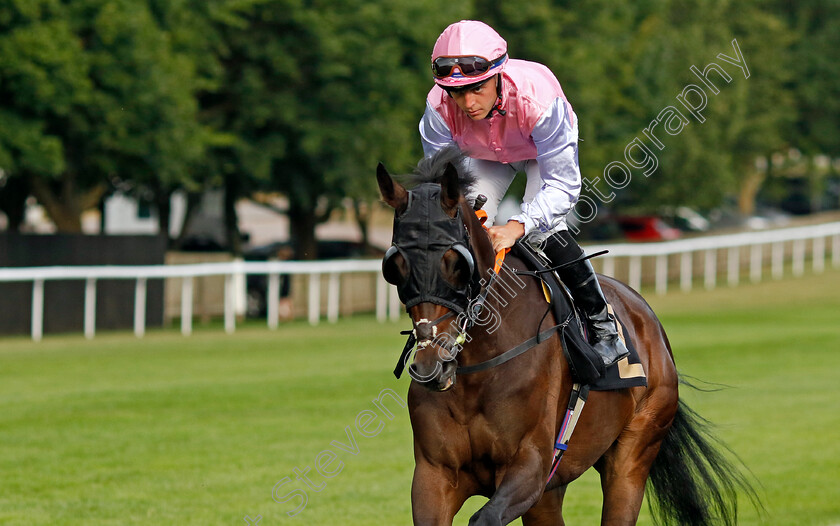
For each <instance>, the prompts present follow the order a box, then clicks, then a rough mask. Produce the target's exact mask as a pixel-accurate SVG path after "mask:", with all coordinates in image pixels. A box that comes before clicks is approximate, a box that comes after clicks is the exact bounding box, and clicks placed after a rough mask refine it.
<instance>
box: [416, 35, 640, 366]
mask: <svg viewBox="0 0 840 526" xmlns="http://www.w3.org/2000/svg"><path fill="white" fill-rule="evenodd" d="M432 73H433V75H434V80H435V86H434V87H433V88H432V90H431V91H430V92H429V95H428V97H427V98H426V111H425V113H424V115H423V119H422V120H421V121H420V137H421V140H422V143H423V151H424V153H425V155H426V156H431V155H432V154H434V153H435V152H437V151H438V150H440V149H442V148H445V147H446V146H448V145H450V144H451V143H453V142H454V143H457V144H458V146H459V147H460V148H461V149H462V150H464V151H465V152H466V153H467V155H468V156H469V158H468V159H467V160H466V162H467V165H468V166H467V167H468V168H469V169H470V170H471V171H472V173H473V174H474V175H475V176H476V178H477V181H476V184H475V185H474V186H473V187H472V188H471V189H470V191H469V195H467V199H468V200H470V201H474V200H475V197H476V196H478V195H479V194H483V195H485V196H486V197H487V203H486V204H485V205H484V210H486V212H487V221H488V222H487V225H488V226H490V225H492V224H493V219H494V218H495V216H496V212H497V210H498V206H499V202H500V201H501V200H502V197H503V196H504V194H505V192H506V191H507V189H508V187H509V186H510V183H511V182H512V181H513V178H514V176H515V175H516V173H517V172H519V171H524V172H525V174H526V176H527V185H526V190H525V197H524V200H523V203H522V206H521V213H520V214H518V215H515V216H513V217H512V218H511V219H510V220H509V221H508V222H507V224H505V225H499V226H490V228H489V230H488V232H489V234H490V239H491V240H492V242H493V248H494V250H496V251H499V250H502V249H505V248H508V247H511V246H513V244H514V243H515V242H516V240H517V239H519V238H521V237H523V236H528V237H527V238H526V239H527V240H528V242H529V243H531V244H540V245H541V248H542V251H543V253H545V255H546V256H547V257H548V258H549V259H550V260H551V263H552V265H554V266H556V265H561V264H564V263H567V262H570V261H574V260H576V259H578V258H580V257H582V256H583V254H584V252H583V250H582V249H581V248H580V246H579V245H578V244H577V242H575V240H574V239H573V238H572V236H571V234H569V231H568V229H567V225H566V215H567V214H568V213H569V212H570V211H571V209H572V207H573V206H574V205H575V203H576V202H577V200H578V197H579V195H580V186H581V175H580V167H579V165H578V145H577V141H578V124H577V117H576V115H575V113H574V111H573V110H572V106H571V104H569V101H568V100H566V96H565V95H564V94H563V90H562V89H561V88H560V83H559V82H558V81H557V79H556V78H555V76H554V75H553V74H552V73H551V71H550V70H549V69H548V68H547V67H546V66H544V65H542V64H537V63H535V62H528V61H525V60H516V59H510V58H508V56H507V42H505V40H504V39H502V37H501V36H499V34H498V33H496V31H494V30H493V29H492V28H491V27H490V26H488V25H486V24H484V23H482V22H477V21H473V20H462V21H460V22H457V23H455V24H452V25H450V26H449V27H447V28H446V29H445V30H444V31H443V33H441V35H440V37H438V40H437V42H436V43H435V47H434V50H433V51H432ZM559 274H560V278H561V279H562V280H563V282H564V283H565V284H566V285H567V286H568V287H569V289H570V291H571V293H572V296H573V298H574V300H575V302H576V303H577V304H578V305H579V306H580V307H581V309H582V311H583V312H584V314H585V316H586V318H587V320H588V324H589V327H590V329H591V334H592V337H591V340H592V343H593V346H594V348H595V350H596V351H597V352H598V353H599V354H600V356H601V358H602V360H603V361H604V364H605V365H610V364H613V363H615V362H617V361H619V360H620V359H621V358H623V357H624V356H626V355H627V354H628V351H627V348H626V347H625V346H624V344H623V343H622V341H621V339H620V338H619V337H618V332H617V327H616V324H615V321H614V319H613V318H612V316H611V315H610V314H609V313H608V309H607V302H606V299H605V298H604V294H603V292H602V291H601V287H600V285H599V284H598V280H597V278H596V277H595V271H594V270H593V268H592V265H591V264H590V263H589V261H588V260H584V261H578V262H577V263H574V264H572V265H571V266H567V267H564V268H563V269H561V270H559Z"/></svg>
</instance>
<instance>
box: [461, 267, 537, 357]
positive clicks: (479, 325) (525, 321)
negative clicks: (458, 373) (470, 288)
mask: <svg viewBox="0 0 840 526" xmlns="http://www.w3.org/2000/svg"><path fill="white" fill-rule="evenodd" d="M509 263H510V264H504V265H502V268H501V269H500V270H499V272H498V273H494V272H493V270H492V269H487V272H485V274H484V276H485V277H484V280H483V281H484V283H485V284H484V289H483V290H482V293H484V294H485V295H486V298H485V301H484V307H483V309H482V311H481V313H480V314H478V315H476V316H475V317H474V318H473V326H474V329H475V330H474V331H472V332H474V334H473V335H471V336H473V339H474V340H477V341H476V343H477V345H473V346H471V348H470V353H469V357H468V358H469V359H470V362H477V361H481V360H486V359H490V358H493V357H495V356H497V355H499V354H501V353H503V352H505V351H507V350H508V349H509V348H511V347H513V346H514V345H517V344H519V343H521V342H523V341H525V340H527V339H528V338H531V337H532V336H534V335H535V334H536V332H535V331H537V329H538V328H539V326H540V321H541V319H542V318H543V315H544V314H545V310H546V309H547V308H548V304H547V303H546V302H545V301H544V300H543V299H542V298H543V296H542V291H541V290H540V287H539V285H538V284H536V283H533V278H531V277H528V276H519V275H517V274H516V273H515V270H516V269H517V268H519V267H522V266H523V265H522V264H521V263H520V262H519V261H518V260H513V258H509ZM493 274H495V276H493Z"/></svg>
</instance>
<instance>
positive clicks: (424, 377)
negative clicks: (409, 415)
mask: <svg viewBox="0 0 840 526" xmlns="http://www.w3.org/2000/svg"><path fill="white" fill-rule="evenodd" d="M457 369H458V365H457V363H456V362H455V361H454V360H450V361H440V360H436V361H434V362H433V363H430V364H424V363H422V362H418V361H415V362H414V363H412V364H411V365H409V366H408V374H409V375H410V376H411V378H412V379H414V381H416V382H417V383H419V384H421V385H422V386H423V387H425V388H426V389H429V390H431V391H448V390H449V389H452V388H453V387H454V386H455V371H456V370H457Z"/></svg>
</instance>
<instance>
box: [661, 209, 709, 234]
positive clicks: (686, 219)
mask: <svg viewBox="0 0 840 526" xmlns="http://www.w3.org/2000/svg"><path fill="white" fill-rule="evenodd" d="M659 217H661V218H662V219H663V220H665V221H666V222H667V223H668V224H671V225H674V227H676V228H679V229H680V230H682V231H683V232H707V231H708V230H709V228H710V227H711V223H710V222H709V220H708V219H706V218H705V217H704V216H703V215H702V214H700V213H699V212H697V211H696V210H694V209H693V208H689V207H687V206H673V207H665V208H662V210H660V211H659Z"/></svg>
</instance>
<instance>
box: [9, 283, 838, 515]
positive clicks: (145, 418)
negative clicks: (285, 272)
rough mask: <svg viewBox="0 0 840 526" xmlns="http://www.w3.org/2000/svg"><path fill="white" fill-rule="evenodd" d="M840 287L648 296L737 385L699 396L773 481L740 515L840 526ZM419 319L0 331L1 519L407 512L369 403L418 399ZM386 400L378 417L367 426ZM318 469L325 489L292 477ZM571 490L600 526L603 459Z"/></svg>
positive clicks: (705, 361) (396, 468)
mask: <svg viewBox="0 0 840 526" xmlns="http://www.w3.org/2000/svg"><path fill="white" fill-rule="evenodd" d="M838 291H840V272H837V271H831V272H827V273H826V274H823V275H821V276H805V277H803V278H801V279H797V280H784V281H780V282H770V283H764V284H761V285H743V286H741V287H738V288H734V289H728V288H724V289H718V290H716V291H712V292H706V291H698V292H693V293H690V294H682V293H679V292H676V293H672V294H670V295H668V296H665V297H662V298H657V297H653V298H652V299H651V303H652V305H653V306H654V308H655V309H656V310H657V312H658V313H659V314H660V316H661V318H662V320H663V324H664V325H665V328H666V330H667V331H668V334H669V337H670V339H671V342H672V344H673V347H674V351H675V355H676V358H677V364H678V367H679V369H680V370H681V372H682V373H684V374H687V375H690V376H693V377H697V378H700V379H702V380H706V381H709V382H717V383H722V384H727V385H729V386H732V387H731V388H728V389H724V390H721V391H717V392H711V393H699V392H693V391H690V390H684V391H683V395H684V398H685V399H687V400H688V401H689V404H690V405H691V406H692V407H693V408H694V409H696V410H697V411H698V412H700V413H701V414H702V415H704V416H705V417H707V418H709V419H710V420H712V421H714V422H715V423H716V424H717V425H718V429H717V432H718V435H719V436H720V437H722V438H723V439H724V440H725V441H726V442H727V443H728V444H729V445H730V446H732V448H733V449H734V450H735V451H736V452H737V453H738V454H739V455H740V456H741V457H742V459H743V460H744V462H745V463H746V464H747V465H748V466H749V468H750V469H751V471H752V473H753V474H754V475H755V477H756V478H757V479H758V481H760V486H759V488H758V491H759V494H760V495H761V497H762V498H763V500H764V503H765V505H766V512H765V514H764V515H763V516H760V515H758V514H757V512H756V511H755V510H753V509H751V508H750V507H749V506H748V505H747V503H746V502H744V503H743V505H742V507H741V520H740V523H741V524H771V525H797V526H800V525H819V526H830V525H836V524H840V294H838ZM649 295H650V294H649ZM405 325H406V324H405V323H402V324H378V323H376V322H375V321H374V320H373V319H372V318H369V317H357V318H353V319H351V320H342V321H340V322H339V323H338V324H336V325H328V324H323V325H321V326H318V327H316V328H312V327H309V326H308V325H306V324H304V323H297V322H296V323H291V324H286V325H282V326H281V327H280V329H279V330H277V331H275V332H270V331H268V330H266V329H264V328H263V327H262V326H257V325H249V326H246V327H243V328H241V329H239V330H238V331H237V332H236V334H235V335H231V336H228V335H225V334H224V333H223V332H222V331H221V330H220V329H219V328H218V327H215V326H214V327H206V328H201V327H199V328H197V330H196V332H195V333H194V334H193V335H192V336H191V337H186V338H185V337H182V336H181V335H180V334H178V333H177V332H175V331H174V330H172V331H169V330H167V331H158V332H151V333H150V334H148V335H147V336H146V337H145V338H143V339H142V340H138V339H136V338H134V337H133V336H131V335H130V334H127V333H120V334H100V335H97V337H96V339H94V340H92V341H87V340H85V339H84V338H83V337H81V336H76V335H73V336H48V337H47V338H45V340H44V341H42V342H40V343H37V344H36V343H32V342H30V341H28V340H27V339H23V338H7V339H3V340H0V524H20V525H33V524H50V525H52V524H73V525H92V524H93V525H99V524H113V525H124V524H153V525H157V524H173V525H175V524H177V525H184V524H195V525H210V524H213V525H215V524H230V525H242V524H247V523H248V521H246V520H244V518H245V517H246V516H249V517H251V518H252V519H256V517H257V516H258V515H259V516H262V519H261V521H260V522H259V524H260V525H261V526H270V525H273V524H283V523H287V524H295V523H297V524H306V525H320V524H324V525H327V524H329V525H333V524H341V525H379V524H382V525H392V524H409V523H410V500H409V487H410V483H411V473H412V468H413V459H412V452H411V435H410V428H409V422H408V418H407V415H406V412H405V411H404V410H402V409H401V408H400V407H398V405H397V403H396V402H394V401H393V399H388V398H385V399H383V400H384V406H385V407H386V409H390V410H392V411H394V412H395V413H396V415H395V416H394V418H393V419H392V420H389V419H388V418H387V417H386V416H383V412H382V410H381V409H379V408H378V407H377V406H376V405H375V404H374V403H373V402H372V400H373V399H375V398H377V396H378V395H379V393H380V392H381V391H382V390H383V389H386V388H387V389H393V390H395V391H396V392H397V393H398V394H399V395H400V396H401V397H404V395H405V392H406V388H407V385H408V383H407V381H406V379H405V378H403V380H401V381H396V380H395V379H394V378H393V376H392V374H391V370H392V369H393V365H394V362H395V360H396V356H397V353H398V352H399V350H400V349H401V348H402V343H403V337H401V336H400V335H399V334H398V331H399V330H400V329H404V328H405ZM370 412H374V414H378V415H379V420H373V421H372V423H371V424H370V425H369V427H368V429H374V428H375V427H376V424H377V422H381V425H380V427H381V429H380V430H379V432H378V434H376V436H370V437H365V436H362V435H361V434H360V433H359V432H358V431H357V430H356V427H355V422H356V419H357V417H360V418H362V419H364V418H370V415H371V413H370ZM346 428H349V429H350V431H351V432H352V433H353V435H352V438H353V440H354V441H355V442H353V441H351V440H349V439H348V435H347V433H346ZM362 428H363V429H364V425H362ZM369 434H371V435H372V434H373V433H372V432H371V433H369ZM333 442H335V443H337V444H339V445H334V444H333ZM340 445H343V446H344V447H343V449H342V447H340ZM328 450H329V451H332V452H333V454H331V453H323V454H322V452H324V451H328ZM345 450H349V451H345ZM331 455H332V456H335V457H336V458H335V459H333V460H332V462H331V463H330V462H328V461H329V460H330V459H331V458H332V457H331ZM316 458H317V459H318V460H316ZM318 461H320V462H321V464H322V469H323V470H324V471H332V472H335V475H334V476H333V477H332V478H329V479H327V478H324V477H323V476H321V475H319V474H318V473H317V472H316V462H318ZM307 469H308V470H309V472H308V474H306V475H305V476H307V477H308V478H309V479H310V481H311V483H312V484H313V485H314V486H316V487H318V488H319V491H315V490H314V489H311V488H306V487H305V486H304V485H303V484H302V483H301V482H299V481H297V480H295V474H294V471H295V470H298V473H302V474H303V473H305V472H306V470H307ZM339 469H340V471H338V470H339ZM285 477H289V478H290V480H291V482H289V483H288V484H286V485H285V486H280V488H279V489H278V491H277V494H276V495H277V497H278V498H280V497H283V496H284V495H286V494H287V493H289V492H290V491H292V490H293V489H295V488H305V489H306V492H307V494H308V502H307V504H306V507H305V508H304V509H303V510H302V511H300V513H299V514H298V515H296V516H295V517H289V516H287V514H286V512H287V511H289V510H292V509H294V508H295V507H296V506H297V505H298V504H299V502H300V501H299V499H290V500H288V501H286V502H282V503H278V502H275V501H274V500H273V499H272V488H274V486H275V485H276V484H278V482H280V481H281V480H283V479H284V478H285ZM567 495H568V496H567V500H566V513H565V516H566V518H567V521H568V523H569V524H596V523H597V522H598V517H599V509H600V493H599V489H598V483H597V478H596V477H595V476H594V475H593V474H592V473H591V472H590V473H587V475H586V476H584V477H583V478H582V479H581V480H580V481H577V482H575V483H574V484H572V486H571V487H570V489H569V491H568V494H567ZM280 500H281V501H282V499H280ZM480 504H481V501H480V500H478V499H474V500H471V501H470V502H468V504H467V507H466V508H465V510H463V511H462V513H461V514H460V515H459V517H458V519H456V524H466V520H467V518H468V516H469V512H470V511H471V510H474V509H476V508H477V507H478V506H480ZM467 508H468V509H467ZM254 523H256V522H252V524H254ZM640 523H642V524H650V520H649V518H648V515H647V511H646V510H644V511H643V515H642V519H641V521H640Z"/></svg>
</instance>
